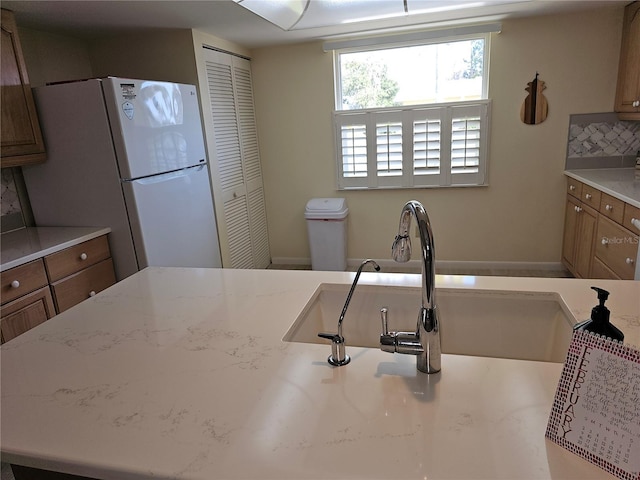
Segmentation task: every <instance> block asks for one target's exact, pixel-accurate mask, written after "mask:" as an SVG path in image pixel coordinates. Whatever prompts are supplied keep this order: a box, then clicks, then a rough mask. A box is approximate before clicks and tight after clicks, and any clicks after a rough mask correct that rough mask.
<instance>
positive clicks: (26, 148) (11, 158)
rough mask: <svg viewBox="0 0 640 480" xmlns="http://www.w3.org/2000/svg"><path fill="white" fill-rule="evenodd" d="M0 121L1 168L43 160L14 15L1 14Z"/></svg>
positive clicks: (41, 143) (35, 115) (35, 116)
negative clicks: (0, 116)
mask: <svg viewBox="0 0 640 480" xmlns="http://www.w3.org/2000/svg"><path fill="white" fill-rule="evenodd" d="M0 49H1V53H0V56H1V65H0V78H1V98H0V105H1V108H0V111H1V112H2V113H1V115H2V118H1V121H0V129H1V137H2V140H1V143H0V151H1V153H0V155H1V166H2V168H4V167H15V166H22V165H29V164H32V163H40V162H43V161H44V160H45V153H44V152H45V150H44V142H43V140H42V133H41V131H40V126H39V124H38V117H37V114H36V108H35V104H34V102H33V95H32V93H31V86H30V85H29V77H28V75H27V67H26V65H25V63H24V59H23V58H22V48H21V46H20V40H19V38H18V32H17V27H16V23H15V20H14V18H13V14H12V13H11V12H10V11H8V10H2V40H1V42H0Z"/></svg>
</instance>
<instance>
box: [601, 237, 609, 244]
mask: <svg viewBox="0 0 640 480" xmlns="http://www.w3.org/2000/svg"><path fill="white" fill-rule="evenodd" d="M602 244H603V245H608V244H609V239H608V238H607V237H602Z"/></svg>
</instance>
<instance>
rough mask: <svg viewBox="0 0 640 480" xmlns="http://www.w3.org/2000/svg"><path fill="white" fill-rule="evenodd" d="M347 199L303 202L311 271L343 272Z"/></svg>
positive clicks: (345, 263) (345, 265) (316, 199)
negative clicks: (305, 203)
mask: <svg viewBox="0 0 640 480" xmlns="http://www.w3.org/2000/svg"><path fill="white" fill-rule="evenodd" d="M348 214H349V209H348V208H347V200H346V199H345V198H312V199H311V200H309V201H308V202H307V206H306V208H305V211H304V217H305V218H306V219H307V231H308V232H309V247H310V249H311V268H312V269H313V270H332V271H340V272H344V271H345V270H346V269H347V215H348Z"/></svg>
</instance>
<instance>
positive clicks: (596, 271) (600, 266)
mask: <svg viewBox="0 0 640 480" xmlns="http://www.w3.org/2000/svg"><path fill="white" fill-rule="evenodd" d="M591 277H593V278H606V279H609V280H620V277H619V276H618V275H616V274H615V273H614V272H613V271H612V270H611V269H610V268H609V267H607V266H606V265H605V264H604V263H602V262H601V261H600V259H599V258H597V257H596V258H594V259H593V263H592V264H591Z"/></svg>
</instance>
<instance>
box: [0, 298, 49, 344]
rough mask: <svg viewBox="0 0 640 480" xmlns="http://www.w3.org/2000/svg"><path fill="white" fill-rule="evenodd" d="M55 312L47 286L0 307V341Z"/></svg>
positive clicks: (14, 335)
mask: <svg viewBox="0 0 640 480" xmlns="http://www.w3.org/2000/svg"><path fill="white" fill-rule="evenodd" d="M55 314H56V311H55V309H54V306H53V299H52V298H51V292H50V290H49V286H46V287H42V288H40V289H38V290H36V291H35V292H31V293H29V294H27V295H24V296H22V297H20V298H18V299H17V300H13V301H12V302H9V303H6V304H5V305H2V307H0V333H1V334H2V338H1V340H2V343H4V342H8V341H9V340H11V339H13V338H15V337H17V336H18V335H21V334H23V333H24V332H26V331H27V330H30V329H32V328H33V327H36V326H38V325H40V324H41V323H43V322H45V321H46V320H48V319H50V318H51V317H53V316H54V315H55Z"/></svg>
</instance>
